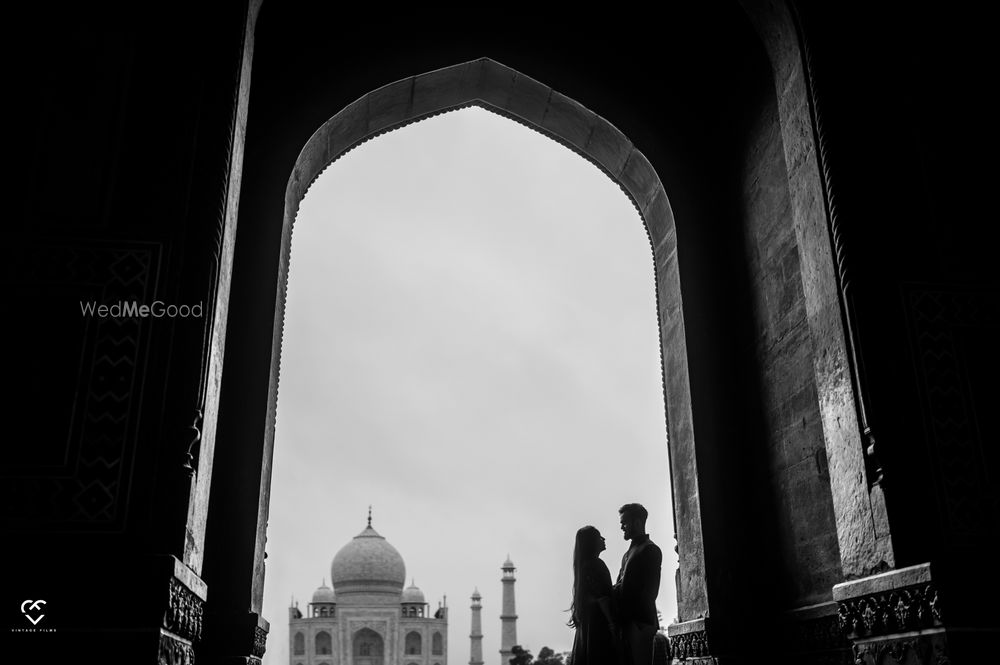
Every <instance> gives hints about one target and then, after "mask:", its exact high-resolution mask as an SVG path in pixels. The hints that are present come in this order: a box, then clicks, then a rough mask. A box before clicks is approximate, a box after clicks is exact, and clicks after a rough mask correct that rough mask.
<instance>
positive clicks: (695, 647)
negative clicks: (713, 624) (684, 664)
mask: <svg viewBox="0 0 1000 665" xmlns="http://www.w3.org/2000/svg"><path fill="white" fill-rule="evenodd" d="M702 656H708V635H707V634H706V633H705V631H699V632H697V633H687V634H685V635H678V636H676V637H675V638H673V639H672V640H670V657H671V658H694V657H702Z"/></svg>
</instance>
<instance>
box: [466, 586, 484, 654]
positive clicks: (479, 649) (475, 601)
mask: <svg viewBox="0 0 1000 665" xmlns="http://www.w3.org/2000/svg"><path fill="white" fill-rule="evenodd" d="M482 598H483V597H482V596H480V595H479V589H476V590H475V591H473V592H472V630H471V631H470V632H469V640H470V642H471V644H470V645H469V665H483V620H482V617H481V616H480V615H479V613H480V612H481V611H482V609H483V605H482V603H481V602H480V601H481V600H482Z"/></svg>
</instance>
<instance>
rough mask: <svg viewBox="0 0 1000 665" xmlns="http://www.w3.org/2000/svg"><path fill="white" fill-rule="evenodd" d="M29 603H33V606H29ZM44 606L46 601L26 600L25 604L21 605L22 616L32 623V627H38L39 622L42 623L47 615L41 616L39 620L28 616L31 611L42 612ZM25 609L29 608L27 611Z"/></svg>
mask: <svg viewBox="0 0 1000 665" xmlns="http://www.w3.org/2000/svg"><path fill="white" fill-rule="evenodd" d="M28 603H31V604H30V605H29V604H28ZM44 604H45V601H44V600H26V601H24V602H23V603H21V614H23V615H24V616H26V617H27V618H28V621H30V622H31V625H33V626H37V625H38V622H39V621H41V620H42V619H43V618H45V615H44V614H39V615H38V618H35V617H33V616H31V615H30V614H28V611H29V610H41V609H42V608H41V607H40V606H41V605H44ZM25 608H27V609H25Z"/></svg>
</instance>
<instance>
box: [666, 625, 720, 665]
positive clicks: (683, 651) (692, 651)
mask: <svg viewBox="0 0 1000 665" xmlns="http://www.w3.org/2000/svg"><path fill="white" fill-rule="evenodd" d="M667 635H668V637H669V639H670V645H669V648H668V653H669V655H670V658H672V659H673V660H674V661H682V662H684V663H685V665H715V663H716V662H717V660H716V658H715V657H714V656H713V655H712V652H711V644H710V641H709V629H708V620H707V619H695V620H693V621H685V622H683V623H675V624H671V625H670V626H667Z"/></svg>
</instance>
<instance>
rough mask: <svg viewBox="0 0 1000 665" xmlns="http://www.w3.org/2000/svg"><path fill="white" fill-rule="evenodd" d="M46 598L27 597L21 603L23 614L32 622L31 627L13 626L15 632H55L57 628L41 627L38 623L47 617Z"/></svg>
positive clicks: (12, 629)
mask: <svg viewBox="0 0 1000 665" xmlns="http://www.w3.org/2000/svg"><path fill="white" fill-rule="evenodd" d="M45 604H46V603H45V601H44V600H32V599H30V598H29V599H27V600H25V601H23V602H22V603H21V614H23V615H24V618H25V619H26V620H27V621H28V623H30V624H31V626H30V627H19V628H11V631H12V632H15V633H54V632H55V631H56V629H55V628H46V627H40V626H39V625H38V624H40V623H41V622H42V619H44V618H45V608H44V607H43V606H44V605H45Z"/></svg>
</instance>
